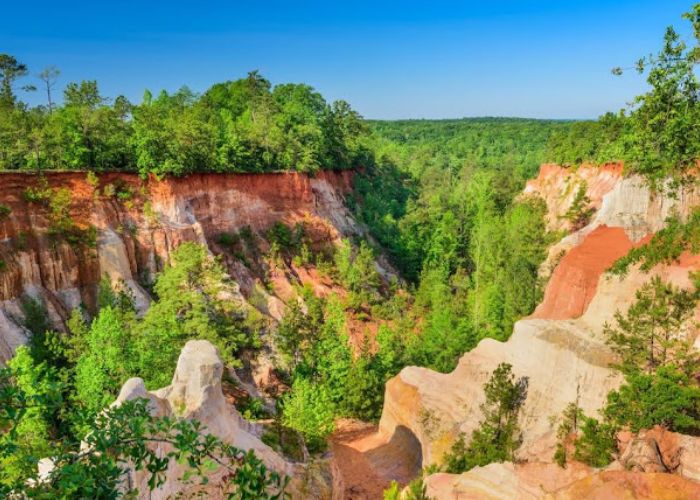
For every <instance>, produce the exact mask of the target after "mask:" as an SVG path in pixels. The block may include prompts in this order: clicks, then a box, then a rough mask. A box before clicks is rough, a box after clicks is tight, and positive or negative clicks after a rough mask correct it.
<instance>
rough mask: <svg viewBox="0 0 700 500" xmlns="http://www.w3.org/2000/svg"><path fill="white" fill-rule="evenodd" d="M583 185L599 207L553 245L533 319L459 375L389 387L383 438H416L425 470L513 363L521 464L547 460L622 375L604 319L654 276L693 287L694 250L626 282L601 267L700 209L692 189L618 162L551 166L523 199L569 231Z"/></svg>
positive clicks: (464, 365) (486, 346)
mask: <svg viewBox="0 0 700 500" xmlns="http://www.w3.org/2000/svg"><path fill="white" fill-rule="evenodd" d="M581 185H583V186H585V188H586V189H587V196H588V198H589V199H590V206H591V207H592V208H594V209H595V212H594V213H593V214H592V217H591V219H590V222H589V223H588V224H587V225H586V226H585V227H583V228H582V229H580V230H578V231H576V232H574V233H572V234H570V235H568V236H566V237H565V238H563V239H562V240H561V241H560V242H559V243H558V244H557V245H555V246H554V247H553V248H552V250H551V251H550V255H549V259H548V261H547V262H546V263H545V264H544V266H543V275H544V276H548V275H550V274H551V279H549V281H548V284H547V286H546V290H545V294H544V300H543V301H542V303H541V304H540V306H539V307H538V308H537V310H536V311H535V313H534V314H533V315H532V316H531V317H530V318H526V319H523V320H521V321H519V322H518V323H516V325H515V328H514V331H513V335H512V336H511V338H510V339H509V340H508V341H507V342H498V341H495V340H491V339H485V340H483V341H482V342H481V343H480V344H479V345H478V346H477V347H476V348H475V349H474V350H472V351H471V352H468V353H466V354H465V355H464V356H463V357H462V358H461V360H460V361H459V364H458V366H457V368H456V369H455V370H454V371H453V372H452V373H448V374H441V373H437V372H433V371H431V370H428V369H425V368H419V367H408V368H405V369H404V370H402V371H401V372H400V373H399V375H397V376H396V377H395V378H393V379H392V380H390V381H389V383H388V384H387V387H386V393H385V396H386V397H385V404H384V411H383V413H382V418H381V422H380V427H379V432H380V434H382V435H383V436H384V439H386V440H389V439H391V437H392V436H393V435H394V434H395V433H396V432H397V431H399V430H400V432H402V433H403V432H406V430H408V431H410V432H411V433H412V434H413V435H414V436H415V437H416V438H417V440H418V442H420V446H421V451H422V459H423V465H424V466H426V465H428V464H433V463H440V462H441V460H442V458H443V455H444V454H445V452H447V451H448V450H449V448H450V446H451V445H452V443H453V442H454V440H455V439H456V437H457V436H458V435H459V433H461V432H464V433H465V434H466V435H467V436H468V435H470V433H471V432H472V431H473V430H474V429H475V427H476V426H477V425H478V422H479V421H480V419H481V416H482V415H481V411H480V408H479V406H480V404H481V403H482V402H483V401H484V395H483V385H484V383H485V382H486V381H487V380H488V378H489V376H490V374H491V373H492V371H493V370H494V369H495V368H496V366H497V365H498V364H499V363H501V362H507V363H510V364H511V365H513V371H514V373H515V374H516V375H517V376H526V377H529V392H528V397H527V400H526V401H525V404H524V407H523V410H522V415H521V418H520V427H521V430H522V431H523V444H522V446H521V448H520V450H519V453H518V454H519V457H520V458H522V459H526V460H531V461H535V462H536V461H544V462H550V461H551V457H552V455H553V452H554V446H555V427H556V425H555V424H554V423H553V418H556V417H557V416H559V415H561V412H562V411H563V410H564V408H565V407H566V405H567V404H569V403H571V402H574V401H578V404H579V406H580V407H581V408H582V409H583V410H584V412H585V413H587V414H588V415H596V414H597V411H598V409H600V408H601V407H602V405H603V404H604V402H605V398H606V395H607V393H608V392H609V391H610V390H612V389H614V388H616V387H617V386H618V385H619V383H620V382H621V377H620V375H619V374H618V373H617V372H616V371H614V370H612V369H611V368H609V364H610V362H611V361H613V357H612V353H611V352H610V351H609V349H608V348H607V346H606V345H605V342H604V339H603V337H602V330H603V324H604V323H605V322H607V321H611V320H612V319H613V315H614V313H615V311H617V310H623V311H624V310H626V308H627V307H629V305H630V304H631V303H632V301H633V299H634V293H635V291H636V290H637V289H638V288H639V287H640V286H641V285H642V284H643V283H645V282H646V281H648V280H649V279H650V278H651V276H653V275H659V276H662V277H663V278H665V279H667V280H670V281H672V282H673V283H674V284H676V285H677V286H681V287H689V286H690V285H691V283H690V280H689V277H688V271H690V270H694V269H698V268H699V267H700V258H698V257H697V256H692V255H688V254H684V255H683V256H682V258H681V259H680V261H679V262H677V263H674V264H672V265H659V266H657V267H656V268H654V269H653V270H652V271H651V272H650V273H642V272H640V271H638V270H636V269H631V270H630V272H629V273H628V274H627V275H626V276H624V277H622V278H619V277H613V276H610V275H608V274H607V273H606V272H605V271H606V269H608V268H609V266H610V265H611V264H612V263H613V262H614V261H615V260H616V259H618V258H619V257H622V256H623V255H625V254H626V253H627V252H628V251H629V249H630V248H632V247H633V246H634V245H638V244H640V243H641V242H643V241H644V239H645V238H648V237H650V236H651V235H652V234H653V233H654V232H656V231H658V230H659V229H661V228H662V227H663V226H664V223H665V221H666V219H667V217H668V216H669V215H671V214H676V213H677V214H679V215H681V216H685V215H687V214H688V213H689V212H690V211H691V210H692V208H693V207H696V206H698V205H700V196H699V193H698V191H697V190H693V189H686V190H684V191H682V192H681V193H679V194H678V196H676V197H672V196H664V195H661V194H658V193H654V192H652V191H650V190H649V188H648V187H647V186H646V185H645V184H644V182H643V181H642V180H641V179H639V178H636V177H630V178H628V177H624V178H623V177H622V168H621V166H619V165H608V166H605V167H602V168H589V167H581V168H579V169H576V170H573V169H571V170H569V169H564V168H561V167H556V166H552V165H545V166H543V167H542V170H541V171H540V175H539V177H538V178H537V179H535V180H533V181H531V182H530V183H529V184H528V186H527V188H526V190H525V193H526V194H527V195H538V196H541V197H543V198H544V200H545V202H546V205H547V207H548V214H547V217H548V223H549V226H550V228H551V229H563V228H566V227H568V225H567V221H566V220H564V219H563V218H562V217H563V214H565V213H566V211H567V210H568V208H569V207H570V205H571V203H572V201H573V198H574V196H575V192H576V190H577V189H578V186H581ZM493 467H496V468H498V467H500V466H493ZM490 470H491V469H489V471H490ZM499 470H500V469H499ZM492 472H493V471H492ZM475 474H476V475H478V477H483V478H484V479H483V480H484V481H495V482H497V483H498V484H499V485H503V484H506V483H503V482H501V481H499V480H498V479H497V475H495V476H492V477H491V479H488V478H487V475H488V474H486V472H474V473H473V474H472V476H469V477H470V478H471V479H469V480H470V481H473V480H474V475H475ZM489 474H490V473H489ZM494 474H495V472H494ZM607 478H608V476H600V477H598V478H597V479H595V480H592V481H593V482H592V483H591V485H592V486H591V488H598V486H600V487H601V488H605V486H604V485H605V484H607ZM511 479H512V478H511ZM674 480H675V479H668V481H674ZM596 481H597V482H596ZM644 481H647V480H646V479H645V480H644ZM644 481H642V482H644ZM649 481H651V479H649ZM654 481H656V480H654ZM658 481H661V482H663V481H667V479H666V478H662V479H658ZM598 483H600V484H598ZM635 484H637V483H635ZM639 484H642V483H639ZM645 484H646V483H645ZM596 485H597V486H596ZM579 487H582V486H581V485H579V486H577V488H579ZM649 487H650V488H651V487H653V485H649ZM517 488H520V486H517ZM577 491H578V490H577ZM591 491H592V490H591ZM693 491H695V490H693ZM507 497H508V496H507V495H505V496H502V497H499V498H507ZM459 498H461V497H459ZM464 498H471V497H464ZM482 498H483V497H482Z"/></svg>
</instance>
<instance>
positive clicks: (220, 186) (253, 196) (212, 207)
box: [0, 171, 362, 363]
mask: <svg viewBox="0 0 700 500" xmlns="http://www.w3.org/2000/svg"><path fill="white" fill-rule="evenodd" d="M352 175H353V174H352V172H349V171H341V172H319V173H318V174H317V175H316V176H315V177H309V176H306V175H303V174H296V173H280V174H264V175H263V174H260V175H256V174H194V175H190V176H188V177H186V178H167V179H165V180H162V181H159V180H156V179H153V178H151V179H148V180H142V179H141V178H139V177H138V176H136V175H129V174H117V173H108V174H103V175H101V176H100V177H99V180H98V181H97V182H95V181H93V182H89V180H88V179H87V177H86V175H85V173H77V172H76V173H47V174H46V179H47V181H48V186H49V187H50V188H51V189H53V190H56V189H60V188H66V189H68V190H69V191H70V195H71V203H70V217H71V219H72V220H73V221H74V222H75V224H76V225H77V227H80V228H83V229H85V228H88V227H90V226H92V227H94V228H95V229H96V230H97V238H96V245H95V247H94V248H89V247H88V246H85V245H75V244H73V245H71V244H69V243H68V242H67V241H65V239H63V238H60V237H58V238H51V237H50V235H49V232H50V231H49V229H50V223H51V222H50V217H51V209H50V207H49V206H48V205H49V203H50V200H46V201H45V202H44V203H41V202H30V201H28V199H27V196H26V194H27V192H28V189H30V188H37V187H41V185H40V182H39V178H38V177H37V176H35V175H30V174H21V173H2V174H0V183H1V184H2V190H0V203H2V204H3V205H5V206H7V207H9V208H10V210H11V212H10V214H9V215H8V216H7V217H5V218H2V219H0V260H1V261H2V266H0V363H1V362H4V361H6V360H7V359H9V357H11V355H12V353H13V352H14V350H15V349H16V347H17V346H18V345H20V344H21V343H23V342H26V338H27V337H26V332H25V331H24V330H23V328H22V327H21V326H20V324H21V318H22V312H21V308H20V306H19V298H20V297H22V296H23V295H28V296H31V297H35V298H39V299H41V301H42V302H43V303H44V304H45V305H46V307H47V309H48V313H49V315H50V318H51V321H52V323H53V324H54V326H55V327H57V328H60V327H61V326H62V323H63V321H65V319H66V318H67V316H68V315H69V313H70V311H71V310H72V309H73V308H75V307H77V306H78V305H80V304H81V303H82V304H84V305H85V306H87V308H88V309H91V308H94V305H95V297H96V290H97V286H98V283H99V281H100V279H101V278H102V277H103V276H104V275H107V276H109V278H110V279H111V280H112V281H113V282H116V281H119V280H122V281H123V282H124V283H126V285H127V286H128V287H129V288H130V289H131V290H132V291H133V292H134V295H135V297H136V303H137V306H138V307H139V308H141V309H142V310H143V309H144V308H145V307H146V306H147V304H148V301H149V297H148V294H147V293H146V292H145V290H144V286H143V285H145V284H147V283H148V282H150V281H151V280H152V278H153V276H154V275H155V274H156V273H157V272H158V271H159V270H160V269H162V267H163V265H164V263H166V262H168V260H169V255H170V252H171V251H172V250H173V249H174V248H176V247H177V246H178V245H179V244H180V243H181V242H182V241H195V242H200V243H203V244H206V245H207V246H208V248H210V249H211V250H212V251H214V252H215V253H221V254H224V255H223V257H224V263H225V264H226V266H227V268H228V270H229V273H230V274H231V276H232V277H233V278H234V279H235V280H236V282H238V283H239V285H240V288H241V291H242V292H243V294H244V295H245V296H246V297H248V296H250V295H251V294H252V293H253V291H254V290H255V293H256V294H258V295H259V296H260V297H262V300H260V299H259V300H258V303H257V304H256V305H257V306H258V307H259V308H261V309H262V310H263V312H264V313H266V314H268V315H270V316H271V317H273V318H276V319H278V318H279V317H280V315H281V314H282V311H283V309H284V305H283V303H282V302H281V301H280V299H279V298H277V297H276V296H274V295H270V294H268V293H267V292H266V291H265V290H264V288H263V287H257V288H256V287H255V283H256V276H255V275H254V273H253V272H252V271H251V270H250V269H249V268H247V267H246V266H245V265H244V264H243V263H241V262H240V260H239V259H236V258H235V257H234V256H232V255H226V252H223V251H222V250H223V249H222V248H221V247H220V246H219V245H218V243H217V240H218V236H219V235H220V234H221V233H232V232H238V231H240V230H241V229H243V228H246V227H249V228H250V229H251V231H252V233H253V234H254V235H256V236H257V239H258V242H259V244H260V246H261V251H265V250H266V249H267V247H266V245H267V242H266V241H265V237H264V236H265V232H266V231H267V229H269V228H270V227H271V226H272V225H273V224H274V223H275V222H278V221H280V222H283V223H285V224H288V225H293V224H295V223H297V222H300V223H304V225H305V228H306V230H307V232H308V237H309V238H311V239H312V240H313V241H314V242H317V243H318V244H319V245H320V244H333V243H334V242H337V241H338V239H339V238H341V237H343V236H347V235H350V234H354V233H357V232H361V231H362V230H361V228H360V227H359V226H358V225H357V224H356V223H355V221H354V220H353V218H352V217H351V216H350V214H349V212H348V210H347V208H346V207H345V204H344V196H345V195H346V194H347V193H348V192H349V191H350V190H351V187H352Z"/></svg>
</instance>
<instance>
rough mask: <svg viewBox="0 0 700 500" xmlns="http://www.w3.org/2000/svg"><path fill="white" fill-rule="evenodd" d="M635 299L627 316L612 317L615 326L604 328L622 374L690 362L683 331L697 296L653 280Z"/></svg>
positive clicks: (659, 280) (638, 292)
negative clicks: (616, 355) (618, 360)
mask: <svg viewBox="0 0 700 500" xmlns="http://www.w3.org/2000/svg"><path fill="white" fill-rule="evenodd" d="M635 297H636V300H635V302H634V303H633V304H632V306H631V307H630V308H629V310H628V311H627V314H624V315H623V314H622V313H621V312H620V311H618V312H616V313H615V322H616V326H615V327H612V326H610V325H607V324H606V325H605V328H604V334H605V335H606V337H607V342H608V344H609V345H610V346H611V347H612V349H613V350H614V351H615V352H616V353H617V354H618V355H619V356H620V367H621V369H622V370H623V372H625V373H633V372H636V371H644V372H646V373H647V374H651V373H653V372H654V371H655V370H656V369H657V368H658V367H660V366H664V365H667V364H670V363H674V364H677V365H678V366H682V365H685V364H687V363H688V362H690V361H691V360H690V359H689V358H688V356H690V352H689V349H690V340H689V339H688V338H687V333H686V332H685V331H684V330H683V328H684V326H686V325H687V323H688V321H689V320H690V319H691V317H692V315H693V312H694V310H695V305H696V303H697V300H698V296H697V292H694V291H689V290H682V289H679V288H677V287H675V286H673V284H671V283H668V282H664V281H663V280H662V279H661V278H660V277H658V276H655V277H653V278H652V279H651V281H649V282H648V283H645V284H644V285H643V286H642V287H641V288H640V289H639V290H638V291H637V292H636V293H635Z"/></svg>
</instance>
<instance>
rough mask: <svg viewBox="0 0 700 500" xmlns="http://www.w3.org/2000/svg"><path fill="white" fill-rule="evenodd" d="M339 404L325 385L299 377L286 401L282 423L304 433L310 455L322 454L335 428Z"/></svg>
mask: <svg viewBox="0 0 700 500" xmlns="http://www.w3.org/2000/svg"><path fill="white" fill-rule="evenodd" d="M334 421H335V404H334V403H333V401H332V399H331V394H330V392H329V390H328V388H327V387H326V386H325V385H324V384H322V383H321V384H319V383H313V382H311V381H310V380H308V379H306V378H303V377H298V378H296V379H295V380H294V383H293V385H292V390H291V391H290V392H289V393H288V394H287V395H285V397H284V398H283V399H282V422H283V423H284V425H286V426H287V427H290V428H292V429H294V430H296V431H299V432H301V433H302V435H303V436H304V438H305V439H306V442H307V446H308V448H309V451H318V450H322V449H323V448H324V447H325V438H326V437H327V436H328V435H329V434H330V433H331V432H333V429H334V428H335V423H334Z"/></svg>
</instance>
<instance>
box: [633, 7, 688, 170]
mask: <svg viewBox="0 0 700 500" xmlns="http://www.w3.org/2000/svg"><path fill="white" fill-rule="evenodd" d="M683 17H684V18H685V19H687V20H689V21H690V22H691V24H692V26H693V31H694V35H695V45H694V46H692V47H688V46H687V45H686V43H685V42H683V41H682V40H681V38H680V36H679V35H678V33H677V32H676V31H675V30H674V28H673V27H671V26H669V27H668V28H667V29H666V33H665V35H664V44H663V48H662V49H661V51H660V52H659V53H658V54H657V55H656V56H649V57H646V58H642V59H640V60H639V61H638V63H637V67H636V69H637V71H638V72H639V73H640V74H641V73H644V72H645V71H648V74H647V83H649V85H650V86H651V89H650V90H649V92H647V93H645V94H642V95H640V96H638V97H637V98H636V99H635V101H634V106H635V107H634V108H633V110H632V112H631V114H630V119H631V123H632V134H631V143H632V144H631V148H630V158H631V160H632V161H633V169H634V170H635V171H637V172H639V173H641V174H643V175H646V176H647V177H648V178H649V179H650V180H652V182H653V183H658V182H659V181H661V180H662V179H663V178H664V177H665V176H667V175H673V176H674V177H676V178H677V179H680V180H688V176H690V177H692V176H693V174H692V173H691V169H692V168H694V167H695V165H696V162H697V159H698V156H699V155H700V146H698V145H699V144H700V129H699V128H698V127H697V123H698V121H699V120H700V104H699V103H698V93H699V92H700V85H699V84H698V79H697V76H696V73H695V66H696V65H697V64H698V62H700V3H697V4H695V5H694V6H693V7H692V10H691V11H690V12H688V13H686V14H684V15H683Z"/></svg>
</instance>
